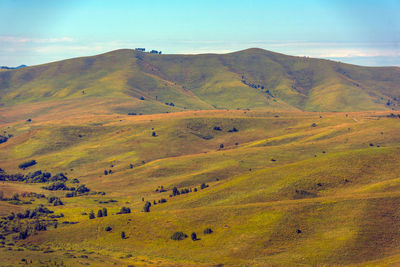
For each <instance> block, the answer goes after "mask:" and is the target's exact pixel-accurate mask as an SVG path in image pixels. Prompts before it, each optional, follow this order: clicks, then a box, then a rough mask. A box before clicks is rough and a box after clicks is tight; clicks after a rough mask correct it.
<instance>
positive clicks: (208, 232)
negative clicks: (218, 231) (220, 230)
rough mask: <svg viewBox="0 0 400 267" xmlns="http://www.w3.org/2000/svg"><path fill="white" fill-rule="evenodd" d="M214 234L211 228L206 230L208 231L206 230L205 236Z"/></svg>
mask: <svg viewBox="0 0 400 267" xmlns="http://www.w3.org/2000/svg"><path fill="white" fill-rule="evenodd" d="M212 232H213V230H211V228H206V229H204V234H205V235H209V234H212Z"/></svg>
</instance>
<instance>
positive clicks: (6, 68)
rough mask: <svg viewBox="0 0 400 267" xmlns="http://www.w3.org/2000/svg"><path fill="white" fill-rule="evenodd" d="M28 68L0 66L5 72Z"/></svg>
mask: <svg viewBox="0 0 400 267" xmlns="http://www.w3.org/2000/svg"><path fill="white" fill-rule="evenodd" d="M25 67H28V66H27V65H19V66H18V67H7V66H0V69H3V70H15V69H20V68H25Z"/></svg>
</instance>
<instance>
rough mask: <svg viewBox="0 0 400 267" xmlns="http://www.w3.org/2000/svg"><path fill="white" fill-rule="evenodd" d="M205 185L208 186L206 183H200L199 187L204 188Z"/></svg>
mask: <svg viewBox="0 0 400 267" xmlns="http://www.w3.org/2000/svg"><path fill="white" fill-rule="evenodd" d="M207 187H208V184H205V183H202V184H201V186H200V189H204V188H207Z"/></svg>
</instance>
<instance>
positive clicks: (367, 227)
mask: <svg viewBox="0 0 400 267" xmlns="http://www.w3.org/2000/svg"><path fill="white" fill-rule="evenodd" d="M276 115H279V117H276ZM320 115H321V116H320ZM376 115H379V114H378V113H373V112H370V113H349V114H348V115H347V116H346V114H345V113H321V114H315V113H290V112H287V113H271V112H264V111H187V112H181V113H172V114H157V115H146V116H122V115H115V114H114V115H107V114H106V115H97V116H95V115H92V116H83V115H80V114H79V113H76V114H72V115H69V116H68V117H58V116H57V115H54V114H53V115H52V114H46V115H39V116H37V117H33V121H32V122H31V123H27V122H25V121H17V122H12V123H3V124H2V125H1V130H5V131H7V133H12V134H14V137H12V138H11V139H10V140H9V141H8V142H6V143H3V144H1V150H0V164H1V167H2V168H4V169H6V170H7V171H9V172H16V171H17V169H16V166H17V164H18V163H20V162H22V161H25V160H27V159H32V158H34V159H36V160H37V161H38V165H36V166H35V167H32V168H31V169H30V170H29V171H33V170H35V169H42V170H44V169H46V170H48V171H51V172H53V173H54V172H59V171H65V172H67V173H68V175H69V176H70V177H77V178H79V179H80V180H81V181H82V182H83V183H85V184H87V185H88V186H89V187H90V188H92V189H93V190H96V191H106V192H107V195H106V196H105V197H100V196H93V197H78V198H72V199H65V198H64V199H63V201H64V202H65V203H66V205H65V206H61V207H55V208H53V209H55V210H56V213H57V212H62V213H63V214H65V218H64V220H66V221H79V222H80V223H79V224H77V225H67V226H60V227H59V228H58V229H51V230H49V231H46V232H41V233H40V234H39V235H37V236H32V237H30V238H28V239H27V240H26V242H22V243H26V244H39V245H40V246H41V248H46V247H50V248H52V249H53V250H55V252H54V253H52V254H51V253H50V254H43V252H36V251H31V250H29V249H25V250H24V251H20V252H15V251H8V250H1V251H0V255H4V256H5V257H6V256H7V257H8V260H9V262H10V264H11V263H13V262H15V261H17V260H18V261H19V260H20V258H22V257H25V258H30V259H34V260H36V261H38V260H43V259H44V258H43V256H41V255H44V256H46V257H47V258H53V259H59V260H61V259H62V260H63V261H64V262H66V263H69V264H72V263H73V264H77V263H79V262H81V263H85V262H87V263H91V264H94V265H101V262H102V261H104V262H103V264H104V265H109V264H111V263H113V262H114V263H116V264H122V263H124V264H128V263H129V264H135V265H139V266H140V265H150V264H156V265H177V264H181V265H191V264H192V265H200V264H204V265H206V266H209V265H212V264H218V263H224V264H227V265H234V264H250V265H255V266H256V265H260V266H265V265H268V264H274V265H275V264H278V265H290V264H292V265H293V264H294V265H298V264H309V265H315V264H344V265H351V264H361V263H367V262H370V263H371V264H372V265H376V264H380V263H382V264H383V263H388V262H389V263H398V262H399V259H400V258H399V255H400V254H399V252H398V242H400V236H399V235H398V231H399V230H400V229H398V227H399V226H398V221H397V218H398V216H400V214H399V212H398V209H397V208H396V207H397V206H398V204H399V201H400V198H399V197H400V191H399V188H400V180H399V178H400V177H399V176H398V173H397V171H396V166H397V165H398V162H399V160H400V158H399V153H398V152H399V149H400V147H399V142H400V138H399V136H398V134H397V133H398V132H399V130H400V129H399V128H400V123H399V122H400V121H399V120H398V119H390V118H380V117H376ZM314 122H315V123H316V124H317V126H316V127H311V124H312V123H314ZM214 126H220V127H221V128H222V129H223V130H222V131H215V130H213V127H214ZM233 127H236V128H237V129H239V131H238V132H235V133H229V132H227V130H229V129H232V128H233ZM152 128H154V131H156V133H157V135H158V136H157V137H152V136H151V132H152V131H153V130H152ZM79 134H81V135H82V137H79ZM211 136H212V138H211V139H208V140H206V139H203V138H202V137H211ZM221 143H223V144H224V145H225V147H224V149H219V144H221ZM236 143H238V144H237V145H236ZM369 144H373V146H370V145H369ZM377 145H379V146H380V147H377ZM323 152H325V153H323ZM271 159H274V160H276V161H271ZM142 161H145V163H144V164H142ZM130 163H132V164H134V165H135V167H134V168H133V169H130V168H129V164H130ZM111 164H113V165H114V167H110V165H111ZM71 168H72V169H73V171H71ZM104 169H113V171H114V173H113V174H112V175H108V176H104V174H103V170H104ZM26 172H28V170H27V171H26ZM217 178H218V180H217ZM202 182H207V183H209V184H210V187H209V188H207V189H204V190H201V191H200V192H197V193H190V194H188V195H182V196H179V197H175V198H169V197H168V195H169V194H170V191H169V192H167V193H162V194H160V193H155V192H154V190H155V189H156V188H157V187H158V186H159V185H163V186H164V187H165V188H168V189H169V190H170V189H171V188H172V187H173V186H178V187H181V188H182V187H185V186H189V187H198V186H199V185H200V184H201V183H202ZM6 185H7V186H8V189H7V190H9V189H10V188H12V190H11V189H10V190H9V191H13V192H14V191H26V190H41V189H40V188H39V185H38V186H37V187H36V188H37V189H35V188H32V187H29V188H27V187H26V185H20V184H15V183H14V184H10V183H7V184H6ZM0 187H2V185H0ZM296 190H297V191H296ZM41 191H42V192H43V190H41ZM142 197H144V198H145V199H146V200H158V199H160V198H161V197H166V198H167V200H168V202H167V203H165V204H160V205H156V206H154V207H152V209H151V212H150V213H141V212H139V211H140V210H141V208H142V206H143V202H142V200H141V198H142ZM110 198H114V199H117V200H118V202H117V203H114V204H112V203H109V204H98V203H97V201H96V200H102V199H103V200H106V199H110ZM3 203H4V202H0V204H2V205H5V204H3ZM124 205H125V206H129V207H131V208H132V209H133V214H131V215H118V216H117V215H111V216H109V217H107V218H98V219H95V220H89V219H88V218H87V216H83V215H81V213H82V212H88V211H90V210H91V209H94V210H96V209H98V208H100V207H103V206H105V207H107V208H108V209H109V213H110V214H113V213H115V212H117V211H118V209H119V208H120V207H121V206H124ZM11 208H12V207H10V205H9V206H7V207H5V206H2V209H0V211H2V210H3V211H4V212H5V211H9V210H10V209H11ZM17 208H19V207H17ZM3 214H4V213H3ZM216 215H218V216H216ZM108 225H109V226H111V227H112V228H113V230H112V231H111V232H110V233H108V232H105V231H104V228H105V227H106V226H108ZM206 227H211V228H212V229H213V230H214V233H213V234H211V235H203V234H202V231H203V229H204V228H206ZM297 229H301V231H302V233H301V234H297V233H296V230H297ZM178 230H182V231H184V232H186V233H187V234H189V235H190V233H191V232H192V231H195V232H196V233H198V235H199V238H200V239H201V240H199V241H196V242H192V241H191V240H189V239H187V240H185V241H181V242H176V241H172V240H170V239H169V237H170V235H171V234H172V233H173V232H175V231H178ZM121 231H125V232H126V233H127V236H128V239H125V240H121V238H120V232H121ZM19 244H21V243H19ZM66 251H69V252H70V253H71V254H74V255H77V256H78V255H81V254H84V255H88V256H89V258H88V259H83V258H78V259H74V258H70V257H69V256H68V255H66V254H65V252H66ZM10 253H12V254H10ZM128 254H132V257H129V258H126V255H128ZM10 255H11V257H10ZM121 257H122V258H121Z"/></svg>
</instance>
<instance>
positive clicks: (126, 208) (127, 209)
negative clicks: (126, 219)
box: [117, 207, 131, 214]
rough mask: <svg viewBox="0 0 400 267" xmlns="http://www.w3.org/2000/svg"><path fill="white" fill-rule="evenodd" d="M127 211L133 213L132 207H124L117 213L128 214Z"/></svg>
mask: <svg viewBox="0 0 400 267" xmlns="http://www.w3.org/2000/svg"><path fill="white" fill-rule="evenodd" d="M126 213H131V209H130V208H128V207H122V208H121V210H120V211H119V212H117V214H126Z"/></svg>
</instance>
